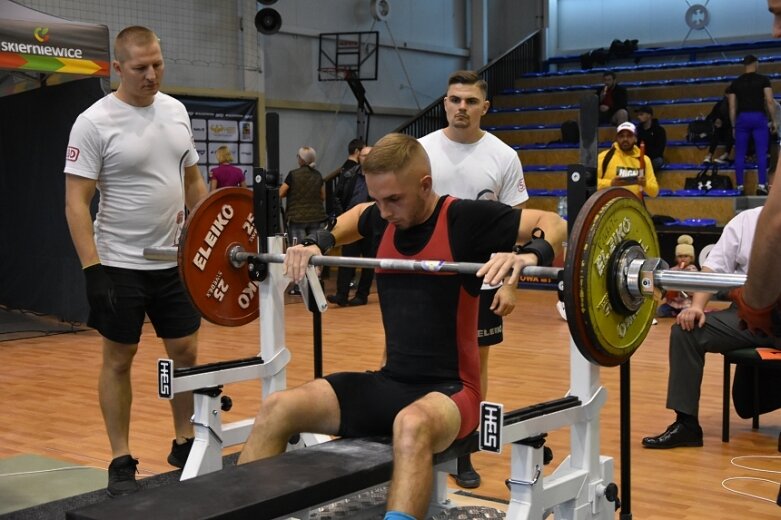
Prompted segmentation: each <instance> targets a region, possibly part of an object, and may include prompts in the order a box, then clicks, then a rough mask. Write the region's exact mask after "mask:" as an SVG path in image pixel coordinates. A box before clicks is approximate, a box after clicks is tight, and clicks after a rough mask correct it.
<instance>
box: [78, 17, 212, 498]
mask: <svg viewBox="0 0 781 520" xmlns="http://www.w3.org/2000/svg"><path fill="white" fill-rule="evenodd" d="M112 67H113V69H114V71H115V72H116V73H117V74H118V75H119V80H120V82H119V87H118V88H117V90H116V92H115V93H113V94H111V95H108V96H106V97H104V98H102V99H100V100H99V101H97V102H95V103H94V104H93V105H92V106H91V107H90V108H88V109H87V110H85V111H84V112H83V113H82V114H81V115H80V116H79V117H78V118H77V120H76V122H75V123H74V125H73V128H72V130H71V135H70V141H69V143H68V152H67V157H66V162H65V173H66V174H67V175H66V176H65V177H66V181H65V202H66V204H65V214H66V217H67V220H68V227H69V229H70V233H71V238H72V240H73V245H74V247H75V249H76V252H77V254H78V255H79V260H80V261H81V265H82V268H83V269H84V277H85V282H86V290H87V299H88V301H89V304H90V315H89V321H88V324H89V325H90V326H92V327H94V328H96V329H97V330H98V331H99V332H100V334H101V336H103V364H102V366H101V370H100V377H99V382H98V397H99V401H100V408H101V411H102V413H103V420H104V422H105V424H106V431H107V433H108V437H109V442H110V444H111V451H112V461H111V464H110V465H109V469H108V487H107V490H106V491H107V492H108V494H109V495H110V496H118V495H126V494H129V493H133V492H135V491H137V490H138V484H137V483H136V480H135V473H136V466H137V465H138V460H137V459H135V458H133V457H132V455H131V451H130V447H129V431H130V404H131V401H132V389H131V384H130V369H131V367H132V364H133V357H134V356H135V353H136V351H137V349H138V342H139V339H140V336H141V328H142V326H143V323H144V315H145V314H146V315H148V316H149V319H150V321H151V322H152V325H153V326H154V328H155V331H156V333H157V335H158V336H159V337H160V338H162V340H163V344H164V345H165V349H166V352H167V354H168V356H169V357H170V358H171V359H173V360H174V362H175V363H176V366H178V367H187V366H192V365H194V364H195V361H196V354H197V334H198V328H199V327H200V323H201V318H200V315H199V314H198V312H197V310H196V309H195V308H194V307H193V306H192V304H191V303H190V301H189V298H188V296H187V294H186V293H185V290H184V287H183V286H182V284H181V282H180V280H179V276H178V272H177V267H176V262H168V261H153V260H147V259H145V258H144V256H143V251H144V248H145V247H150V246H173V245H175V244H176V242H177V240H178V238H179V234H180V231H181V228H182V224H183V223H184V216H185V206H186V207H188V208H192V207H193V206H194V205H195V204H196V203H197V202H198V201H199V200H201V198H202V197H203V196H204V195H206V193H207V190H206V184H205V183H204V181H203V177H202V176H201V174H200V171H199V170H198V166H197V163H198V153H197V152H196V151H195V147H194V145H193V137H192V129H191V127H190V119H189V117H188V115H187V111H186V109H185V108H184V105H182V104H181V103H180V102H179V101H177V100H175V99H174V98H172V97H170V96H167V95H166V94H163V93H161V92H159V88H160V83H161V81H162V79H163V70H164V62H163V54H162V51H161V49H160V43H159V40H158V38H157V36H156V35H155V33H154V32H152V31H151V30H149V29H147V28H145V27H138V26H133V27H128V28H126V29H123V30H122V31H121V32H120V33H119V34H118V35H117V38H116V40H115V42H114V61H113V62H112ZM96 188H97V189H98V190H100V206H99V209H98V214H97V218H96V219H95V222H94V224H93V222H92V218H91V215H90V202H91V201H92V198H93V196H94V195H95V189H96ZM172 410H173V418H174V428H175V432H176V438H175V439H174V441H173V443H172V449H171V453H170V455H169V456H168V462H169V463H170V464H172V465H174V466H177V467H183V466H184V463H185V461H186V460H187V456H188V455H189V451H190V448H191V447H192V438H193V428H192V424H191V423H190V417H191V415H192V413H193V401H192V396H191V395H190V394H189V393H187V394H184V393H181V394H177V395H176V396H175V397H174V399H173V401H172Z"/></svg>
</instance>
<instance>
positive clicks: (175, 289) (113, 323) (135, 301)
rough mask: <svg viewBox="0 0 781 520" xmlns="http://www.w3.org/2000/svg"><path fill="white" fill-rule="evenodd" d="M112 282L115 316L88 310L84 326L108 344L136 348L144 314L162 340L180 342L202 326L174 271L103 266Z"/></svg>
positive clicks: (175, 270)
mask: <svg viewBox="0 0 781 520" xmlns="http://www.w3.org/2000/svg"><path fill="white" fill-rule="evenodd" d="M105 269H106V274H108V276H109V278H111V280H112V281H113V282H114V287H115V291H116V296H117V300H116V304H115V306H114V308H115V311H116V312H115V313H111V312H107V311H100V310H98V311H95V310H90V313H89V320H88V321H87V324H88V325H89V326H90V327H94V328H95V329H97V330H98V332H100V334H101V335H102V336H103V337H104V338H106V339H109V340H111V341H115V342H117V343H125V344H136V343H138V341H139V340H140V339H141V328H142V327H143V325H144V314H146V315H147V316H149V320H150V321H151V322H152V325H153V326H154V328H155V332H156V333H157V336H158V337H160V338H164V339H174V338H183V337H185V336H189V335H190V334H193V333H194V332H195V331H197V330H198V328H199V327H200V326H201V315H200V314H199V313H198V311H197V310H196V309H195V307H193V304H192V303H191V302H190V298H189V296H187V293H186V292H185V289H184V286H183V285H182V282H181V279H180V278H179V271H178V269H177V268H176V267H171V268H169V269H161V270H155V271H137V270H133V269H123V268H120V267H108V266H105Z"/></svg>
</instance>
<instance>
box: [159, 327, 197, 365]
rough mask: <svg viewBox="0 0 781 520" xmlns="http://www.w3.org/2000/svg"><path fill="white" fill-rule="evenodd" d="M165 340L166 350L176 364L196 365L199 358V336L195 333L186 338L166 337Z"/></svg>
mask: <svg viewBox="0 0 781 520" xmlns="http://www.w3.org/2000/svg"><path fill="white" fill-rule="evenodd" d="M164 342H165V350H166V352H167V353H168V355H169V356H170V357H171V359H173V360H174V366H179V367H191V366H193V365H195V362H196V360H197V359H198V340H197V336H195V335H194V334H193V335H190V336H187V337H184V338H176V339H166V340H164Z"/></svg>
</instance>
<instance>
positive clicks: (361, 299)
mask: <svg viewBox="0 0 781 520" xmlns="http://www.w3.org/2000/svg"><path fill="white" fill-rule="evenodd" d="M367 303H369V301H368V298H364V297H363V296H356V297H355V298H353V299H351V300H350V301H349V302H347V305H349V306H350V307H357V306H358V305H366V304H367Z"/></svg>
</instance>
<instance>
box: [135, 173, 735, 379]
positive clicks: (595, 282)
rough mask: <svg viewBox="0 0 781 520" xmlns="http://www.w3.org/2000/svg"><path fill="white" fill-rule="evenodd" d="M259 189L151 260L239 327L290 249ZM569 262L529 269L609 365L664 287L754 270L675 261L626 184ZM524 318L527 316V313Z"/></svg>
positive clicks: (212, 213)
mask: <svg viewBox="0 0 781 520" xmlns="http://www.w3.org/2000/svg"><path fill="white" fill-rule="evenodd" d="M253 213H254V203H253V195H252V191H251V190H250V189H247V188H223V189H219V190H215V191H213V192H212V193H210V194H209V195H208V196H207V197H205V198H204V199H203V200H202V201H201V202H199V203H198V204H197V205H196V207H195V208H193V210H192V211H191V213H190V215H189V216H188V218H187V221H186V222H185V225H184V228H183V230H182V236H181V240H180V242H179V245H178V246H177V247H150V248H147V249H145V250H144V256H145V257H146V258H148V259H153V260H163V261H173V260H176V262H177V264H178V268H179V274H180V276H181V278H182V282H183V284H184V286H185V288H186V290H187V293H188V295H189V296H190V299H191V300H192V301H193V304H194V305H195V306H196V307H197V308H198V310H199V311H201V314H202V315H203V317H204V318H205V319H207V320H209V321H211V322H214V323H217V324H220V325H228V326H239V325H243V324H246V323H249V322H250V321H252V320H254V319H256V318H257V317H258V313H259V305H258V302H259V299H258V291H259V290H260V289H259V284H258V283H257V282H256V281H254V280H253V279H252V278H251V277H250V267H249V266H247V265H245V264H247V263H248V262H249V261H252V262H251V263H253V264H257V263H265V264H270V263H282V262H284V259H285V256H284V254H282V253H279V252H274V253H258V252H257V251H259V247H258V235H257V230H256V228H255V222H254V215H253ZM567 243H568V247H567V251H566V256H565V259H564V267H563V269H562V268H559V267H538V266H527V267H525V268H523V271H522V275H524V276H527V277H537V278H543V279H545V278H547V279H552V280H558V281H559V283H560V285H559V290H560V293H561V294H562V299H563V301H564V306H565V309H566V313H567V325H568V327H569V329H570V335H571V336H572V339H573V341H574V342H575V344H576V345H577V347H578V349H579V350H580V352H581V353H582V354H583V355H584V356H585V357H586V358H587V359H588V360H590V361H592V362H593V363H596V364H598V365H602V366H615V365H618V364H620V363H622V362H623V361H625V360H626V359H628V358H629V356H631V355H632V353H633V352H634V351H635V350H636V349H637V348H638V347H639V346H640V344H641V343H642V341H643V340H644V339H645V337H646V335H647V334H648V331H649V330H650V327H651V324H652V322H653V319H654V316H655V314H656V305H657V300H658V298H656V296H658V295H659V294H660V293H661V291H662V290H679V291H704V292H718V291H719V290H722V289H731V288H733V287H739V286H741V285H743V284H744V283H745V279H746V277H745V276H743V275H736V274H717V273H700V272H689V271H677V270H672V269H669V268H668V267H669V266H668V265H667V263H665V262H664V261H663V260H661V259H660V258H659V257H660V251H659V242H658V239H657V236H656V230H655V227H654V224H653V221H652V219H651V216H650V215H649V214H648V212H647V211H646V209H645V206H644V205H643V203H642V202H641V201H640V200H639V199H638V198H637V197H636V196H635V195H634V194H632V193H631V192H629V191H627V190H625V189H622V188H609V189H606V190H599V191H597V192H596V193H595V194H594V195H592V196H591V197H590V198H589V199H588V200H587V201H586V203H585V204H584V205H583V208H582V209H581V211H580V212H579V213H578V216H577V218H576V219H575V222H574V223H573V227H572V231H571V232H570V236H569V238H568V241H567ZM310 263H311V264H312V265H315V266H336V267H358V268H370V269H374V268H382V269H387V270H395V271H420V272H431V273H435V272H456V273H462V274H475V273H476V272H477V271H478V270H479V269H480V267H481V266H482V264H479V263H464V262H444V261H437V260H406V259H382V258H354V257H344V256H321V255H318V256H314V257H312V258H311V260H310ZM520 319H523V318H522V317H521V318H520Z"/></svg>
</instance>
